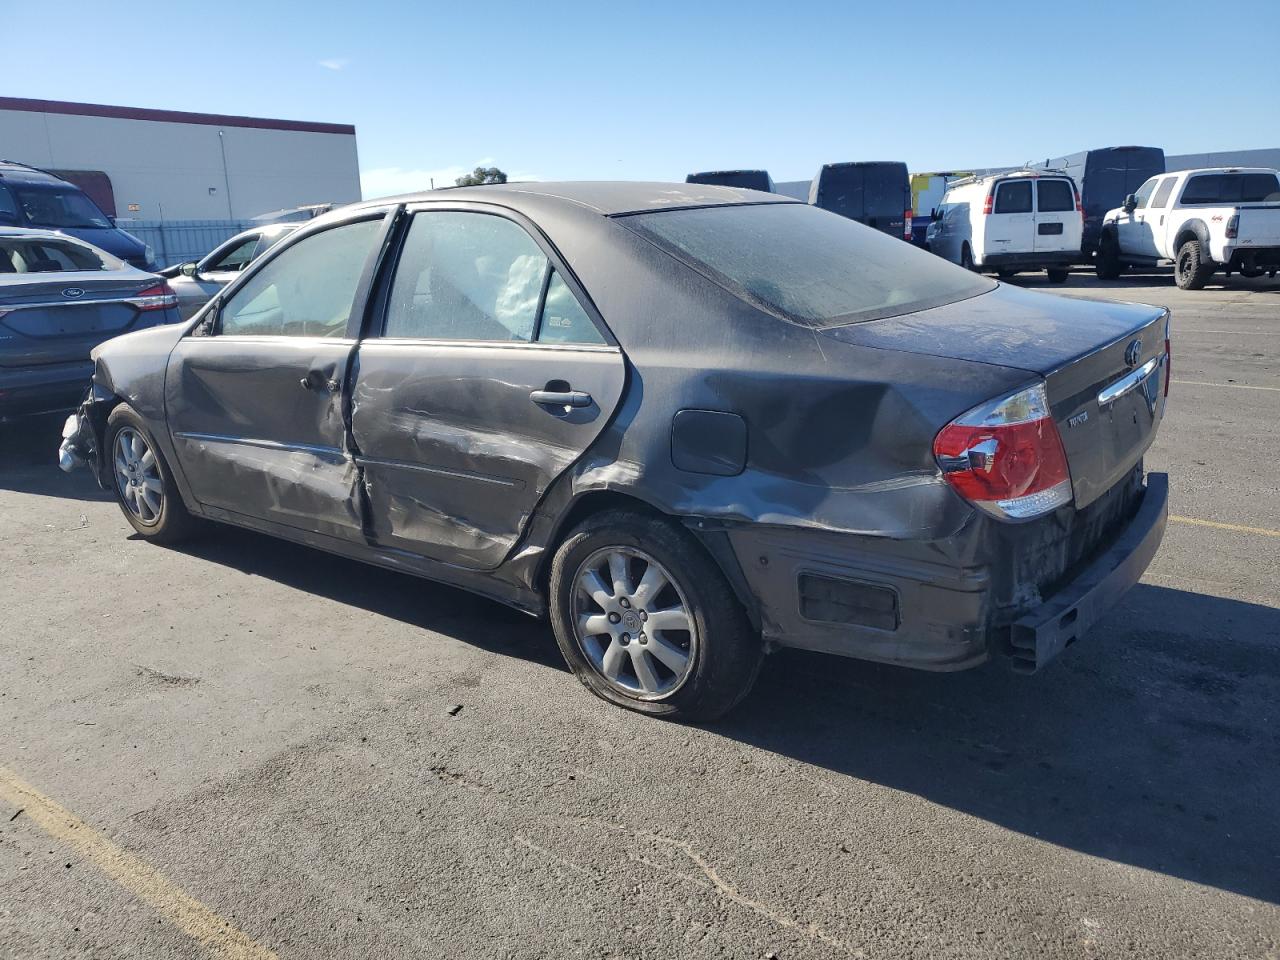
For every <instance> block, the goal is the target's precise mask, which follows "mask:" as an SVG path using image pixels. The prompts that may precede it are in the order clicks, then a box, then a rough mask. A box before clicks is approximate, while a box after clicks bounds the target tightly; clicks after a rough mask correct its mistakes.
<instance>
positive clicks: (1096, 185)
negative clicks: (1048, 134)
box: [1030, 147, 1164, 260]
mask: <svg viewBox="0 0 1280 960" xmlns="http://www.w3.org/2000/svg"><path fill="white" fill-rule="evenodd" d="M1030 167H1031V168H1032V169H1036V170H1061V171H1062V172H1063V173H1066V174H1068V175H1069V176H1070V177H1071V179H1072V180H1074V181H1075V182H1076V187H1077V188H1079V190H1080V202H1081V204H1082V205H1083V206H1084V232H1083V234H1082V235H1081V239H1080V252H1081V253H1082V254H1083V255H1084V257H1085V259H1086V260H1087V259H1090V258H1092V257H1093V255H1094V253H1095V252H1097V249H1098V237H1099V236H1101V234H1102V220H1103V218H1104V217H1105V216H1106V215H1107V211H1108V210H1114V209H1115V208H1116V207H1118V206H1121V205H1122V204H1123V203H1124V198H1125V197H1127V196H1128V195H1129V194H1131V193H1133V192H1135V191H1136V190H1137V189H1138V187H1140V186H1142V184H1144V183H1145V182H1146V181H1147V180H1149V179H1151V178H1152V177H1154V176H1156V175H1157V174H1161V173H1164V151H1163V150H1162V149H1160V148H1159V147H1101V148H1099V149H1097V150H1081V151H1080V152H1079V153H1072V154H1069V155H1067V156H1065V157H1051V158H1049V159H1047V160H1045V161H1044V163H1033V164H1030Z"/></svg>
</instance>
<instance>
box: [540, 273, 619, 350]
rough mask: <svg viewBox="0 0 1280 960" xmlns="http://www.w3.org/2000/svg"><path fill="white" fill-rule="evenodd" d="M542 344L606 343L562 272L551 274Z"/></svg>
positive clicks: (541, 338) (543, 310)
mask: <svg viewBox="0 0 1280 960" xmlns="http://www.w3.org/2000/svg"><path fill="white" fill-rule="evenodd" d="M538 340H539V341H541V342H542V343H604V337H602V336H600V331H599V330H597V329H596V325H595V324H594V323H592V322H591V318H590V317H589V316H587V311H585V310H583V309H582V304H580V303H579V302H578V298H577V297H575V296H574V295H573V291H572V290H570V289H569V285H568V284H567V283H565V282H564V279H563V278H562V277H561V276H560V273H559V271H557V270H554V269H553V270H552V271H551V282H550V283H548V284H547V300H546V303H544V304H543V306H542V322H541V323H540V324H539V325H538Z"/></svg>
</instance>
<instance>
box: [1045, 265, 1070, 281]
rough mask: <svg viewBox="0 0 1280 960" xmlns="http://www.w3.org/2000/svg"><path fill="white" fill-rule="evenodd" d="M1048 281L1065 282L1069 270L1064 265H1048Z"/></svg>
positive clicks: (1068, 275)
mask: <svg viewBox="0 0 1280 960" xmlns="http://www.w3.org/2000/svg"><path fill="white" fill-rule="evenodd" d="M1046 272H1047V273H1048V274H1049V282H1050V283H1066V282H1067V278H1069V277H1070V276H1071V271H1070V270H1068V269H1067V268H1066V267H1050V268H1049V269H1048V270H1047V271H1046Z"/></svg>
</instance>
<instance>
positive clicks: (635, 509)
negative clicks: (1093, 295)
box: [64, 183, 1169, 720]
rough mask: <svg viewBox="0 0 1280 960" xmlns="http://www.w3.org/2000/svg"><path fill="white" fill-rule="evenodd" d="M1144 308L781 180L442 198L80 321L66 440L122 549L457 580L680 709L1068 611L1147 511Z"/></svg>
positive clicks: (367, 211) (606, 678)
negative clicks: (1003, 270) (190, 314)
mask: <svg viewBox="0 0 1280 960" xmlns="http://www.w3.org/2000/svg"><path fill="white" fill-rule="evenodd" d="M1168 335H1169V331H1168V311H1166V310H1163V309H1160V308H1156V307H1145V306H1140V305H1133V304H1102V303H1086V302H1083V301H1074V300H1065V299H1061V298H1058V297H1053V296H1047V295H1043V294H1037V293H1033V292H1028V291H1024V290H1020V289H1018V288H1015V287H1008V286H1003V285H1001V284H998V283H996V282H994V281H991V280H988V279H986V278H983V277H980V276H976V275H974V274H972V273H970V272H968V271H965V270H962V269H960V268H958V267H955V266H953V265H951V264H948V263H946V262H944V261H942V260H939V259H938V258H936V257H934V256H932V255H930V254H927V253H925V252H923V251H920V250H917V249H915V248H913V247H911V246H909V245H907V244H903V243H901V242H900V241H899V240H897V239H896V238H892V237H888V236H886V235H884V234H882V233H879V232H877V231H875V230H872V229H869V228H867V227H864V226H861V225H859V224H857V223H854V222H852V221H850V220H848V219H846V218H844V217H840V216H837V215H835V214H832V213H828V212H826V211H823V210H819V209H816V208H814V207H810V206H808V205H807V204H803V203H797V202H794V201H792V200H789V199H788V198H785V197H780V196H777V195H771V194H764V193H757V192H755V191H751V190H744V189H736V188H727V187H717V186H700V185H685V184H632V183H612V184H611V183H577V184H545V183H543V184H527V185H514V184H513V185H505V186H485V187H474V188H466V189H459V190H442V191H435V192H431V193H424V194H420V195H415V196H410V197H401V198H396V199H385V200H377V201H371V202H367V203H363V204H358V205H353V206H350V207H344V208H342V209H341V210H337V211H334V212H333V213H331V214H329V215H326V216H324V217H320V218H318V219H317V220H314V221H312V222H310V223H308V224H306V225H305V226H304V227H303V228H302V229H300V230H299V231H297V232H296V233H295V234H293V235H292V236H291V237H289V238H288V239H287V240H286V241H285V242H283V243H280V244H278V245H277V246H276V247H275V248H273V249H272V250H270V251H269V252H268V253H267V255H266V256H263V257H261V258H259V259H258V260H257V261H255V262H254V263H253V264H252V265H251V266H249V267H248V268H247V269H246V270H245V271H244V272H243V274H242V275H241V276H240V277H238V278H237V279H236V280H235V281H234V282H233V283H232V284H230V285H229V286H228V288H227V289H226V290H225V291H224V292H223V293H222V294H221V295H220V296H219V297H217V298H216V299H215V300H214V301H213V302H212V303H211V304H210V306H209V307H207V308H206V309H204V310H203V311H201V312H200V313H199V314H198V315H197V316H196V317H195V318H194V319H193V320H192V322H190V323H187V324H184V325H179V326H175V327H171V328H166V329H161V330H156V331H148V332H144V333H140V334H135V335H132V336H129V337H125V338H122V339H120V340H116V341H112V342H111V343H108V344H106V345H105V346H104V347H102V348H100V349H99V351H98V352H97V354H96V356H97V369H96V372H95V374H94V385H93V389H92V391H91V394H90V396H89V397H88V399H87V400H86V402H85V404H84V405H83V407H82V409H81V411H80V413H79V414H78V415H77V417H76V418H75V419H73V421H72V422H71V423H70V424H69V427H68V431H67V432H68V435H69V436H68V439H67V441H66V444H65V447H64V452H66V453H68V454H69V455H70V456H68V457H67V459H68V460H73V459H76V458H85V459H88V460H90V461H91V462H92V463H93V464H94V465H95V469H96V471H97V475H98V478H99V480H100V482H101V483H102V484H103V485H104V486H106V487H107V488H108V489H111V490H113V491H114V492H115V493H116V496H117V498H118V500H119V502H120V505H121V508H122V509H123V511H124V515H125V517H126V519H127V520H128V521H129V523H130V524H131V525H132V527H133V529H134V530H136V531H137V533H138V534H140V535H141V536H142V537H144V538H146V539H150V540H155V541H157V542H172V541H175V540H177V539H179V538H181V537H183V536H186V535H188V534H190V533H191V532H193V531H194V530H195V529H196V526H197V525H198V522H200V521H205V520H213V521H219V522H222V523H230V524H235V525H238V526H242V527H247V528H250V529H254V530H259V531H263V532H266V533H269V534H273V535H275V536H279V537H283V538H286V539H289V540H294V541H297V542H299V543H302V544H308V545H310V546H313V547H318V548H320V549H324V550H329V551H333V552H335V553H339V554H343V555H346V556H349V557H354V558H357V559H360V560H363V561H367V562H369V563H373V564H378V565H381V566H385V567H388V568H391V569H395V570H401V571H406V572H409V573H414V574H418V575H421V576H424V577H429V578H432V579H436V580H440V581H443V582H446V583H450V584H454V585H457V586H459V587H462V588H465V589H468V590H472V591H475V592H478V593H481V594H484V595H486V596H489V597H492V598H494V599H496V600H499V601H501V602H503V603H506V604H510V605H511V606H514V607H517V608H519V609H521V610H524V611H527V612H528V613H530V614H533V615H536V616H547V617H549V619H550V621H551V623H552V626H553V627H554V631H555V635H556V638H557V640H558V642H559V644H560V648H561V650H562V652H563V654H564V656H565V658H566V660H567V661H568V663H569V665H570V666H571V667H572V669H573V670H574V672H575V673H576V674H577V675H578V677H579V678H581V680H582V681H583V683H585V684H586V685H587V686H588V687H589V688H590V689H591V690H592V691H593V692H595V693H596V694H598V695H599V696H600V697H602V698H604V699H606V700H608V701H610V702H612V703H615V704H618V705H621V706H624V707H627V708H630V709H633V710H636V711H640V712H643V713H647V714H651V715H658V716H667V717H676V718H683V719H695V720H697V719H707V718H710V717H715V716H717V715H719V714H721V713H723V712H724V711H726V710H728V709H729V708H730V707H732V706H733V705H734V704H735V703H736V702H737V701H738V700H739V699H740V698H741V697H742V696H744V695H745V694H746V692H747V691H748V690H749V689H750V687H751V684H752V681H753V680H754V678H755V677H756V675H757V672H758V671H759V669H760V667H761V664H762V662H763V658H764V655H765V653H766V652H767V651H768V650H770V649H773V648H775V647H778V646H794V647H802V648H805V649H809V650H818V651H825V652H828V653H835V654H841V655H845V656H851V657H861V658H865V659H870V660H878V661H882V662H886V663H894V664H901V665H906V666H912V667H918V668H923V669H930V670H956V669H961V668H964V667H970V666H974V665H976V664H979V663H982V662H983V661H985V660H988V659H990V658H993V657H996V658H1001V659H1004V660H1006V661H1007V662H1009V664H1010V665H1011V666H1012V667H1013V668H1014V669H1015V670H1018V671H1022V672H1031V671H1034V670H1037V669H1040V668H1042V667H1043V666H1044V665H1045V664H1046V663H1047V662H1049V661H1050V660H1051V659H1053V658H1054V657H1055V656H1057V655H1058V654H1060V653H1061V652H1062V650H1063V649H1064V648H1065V647H1066V646H1067V645H1069V644H1071V643H1072V642H1074V641H1075V640H1077V639H1078V638H1079V637H1081V636H1083V635H1084V633H1085V631H1087V630H1088V628H1089V626H1090V625H1091V624H1092V623H1094V622H1095V621H1096V620H1097V619H1098V618H1099V617H1101V616H1102V615H1103V613H1104V612H1105V611H1106V610H1107V609H1108V608H1109V607H1110V606H1111V605H1113V604H1114V603H1115V602H1116V600H1117V599H1118V598H1119V597H1120V596H1121V595H1122V594H1123V593H1124V591H1125V590H1126V589H1127V588H1128V587H1129V586H1130V585H1131V584H1133V583H1134V582H1136V581H1137V579H1138V578H1139V576H1140V575H1141V574H1142V571H1143V570H1144V568H1145V567H1146V565H1147V563H1148V562H1149V561H1150V559H1151V557H1152V555H1153V554H1154V552H1155V550H1156V548H1157V546H1158V545H1159V543H1160V540H1161V536H1162V534H1163V531H1164V524H1165V519H1166V516H1167V482H1166V478H1165V477H1164V475H1162V474H1150V475H1149V474H1146V473H1145V472H1144V470H1143V466H1142V458H1143V453H1144V451H1145V450H1146V449H1147V447H1148V446H1149V445H1150V443H1151V442H1152V439H1153V437H1154V435H1155V432H1156V429H1157V426H1158V424H1159V423H1160V420H1161V418H1162V416H1163V413H1164V393H1165V389H1166V385H1167V373H1168V360H1167V358H1168ZM139 487H141V488H142V489H143V490H145V491H146V495H145V497H142V498H140V496H139V494H138V490H139ZM140 499H145V500H146V509H142V508H140V506H139V503H140Z"/></svg>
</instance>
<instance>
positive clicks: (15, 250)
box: [0, 236, 124, 274]
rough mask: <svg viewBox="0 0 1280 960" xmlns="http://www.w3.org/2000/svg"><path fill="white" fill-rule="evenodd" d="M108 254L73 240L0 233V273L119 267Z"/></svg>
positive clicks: (119, 263)
mask: <svg viewBox="0 0 1280 960" xmlns="http://www.w3.org/2000/svg"><path fill="white" fill-rule="evenodd" d="M123 266H124V264H123V263H122V262H121V261H119V260H117V259H116V258H115V257H113V256H111V254H109V253H107V252H105V251H103V250H97V249H95V248H93V247H90V246H88V245H86V244H83V243H76V242H75V241H73V240H60V239H51V238H48V237H36V238H27V237H5V236H0V274H5V273H66V272H71V271H77V270H119V269H120V268H121V267H123Z"/></svg>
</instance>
